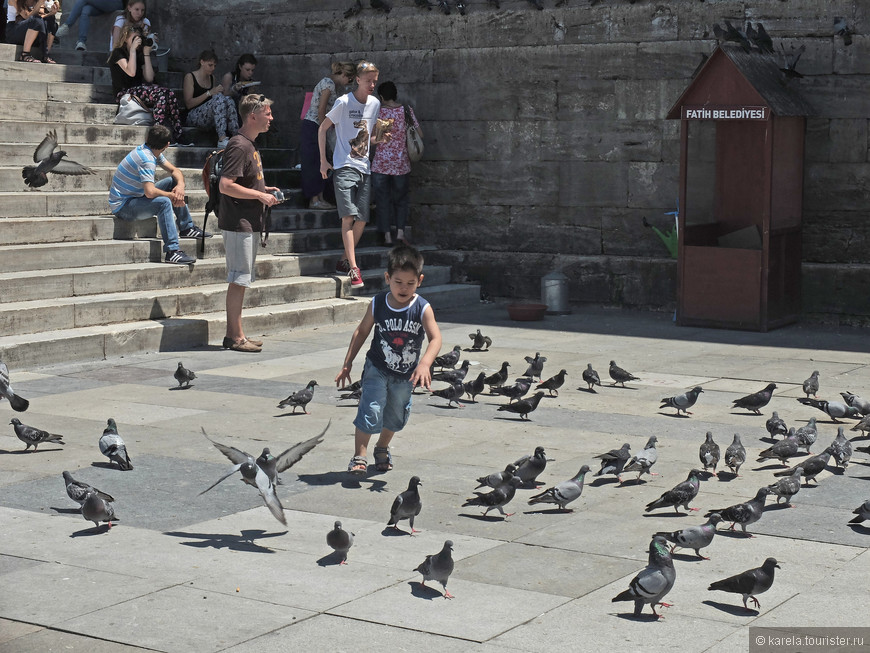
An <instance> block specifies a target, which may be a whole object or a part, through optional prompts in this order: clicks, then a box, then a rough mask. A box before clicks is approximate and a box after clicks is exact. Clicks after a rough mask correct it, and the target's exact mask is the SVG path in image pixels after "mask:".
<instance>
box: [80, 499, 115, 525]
mask: <svg viewBox="0 0 870 653" xmlns="http://www.w3.org/2000/svg"><path fill="white" fill-rule="evenodd" d="M82 517H84V518H85V519H87V520H88V521H92V522H94V525H95V526H96V527H97V528H99V527H100V523H101V522H108V524H109V528H112V522H113V521H120V520H119V519H118V517H117V516H115V508H114V506H112V501H110V500H108V499H105V498H103V497H102V496H100V495H99V494H97V493H96V492H88V493H87V495H86V496H85V500H84V501H83V502H82Z"/></svg>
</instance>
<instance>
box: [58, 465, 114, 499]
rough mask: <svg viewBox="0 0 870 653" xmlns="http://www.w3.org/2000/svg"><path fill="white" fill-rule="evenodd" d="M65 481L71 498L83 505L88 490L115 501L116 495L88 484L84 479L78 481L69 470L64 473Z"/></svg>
mask: <svg viewBox="0 0 870 653" xmlns="http://www.w3.org/2000/svg"><path fill="white" fill-rule="evenodd" d="M63 482H64V485H65V486H66V493H67V496H69V498H70V499H72V500H73V501H75V502H76V503H77V504H79V505H82V504H83V503H84V502H85V499H87V497H88V492H93V493H95V494H96V495H97V496H99V497H100V498H102V499H104V500H106V501H114V500H115V499H114V497H112V495H111V494H106V493H105V492H101V491H100V490H98V489H97V488H95V487H93V486H92V485H88V484H87V483H85V482H83V481H77V480H75V479H74V478H73V477H72V474H70V473H69V472H64V473H63Z"/></svg>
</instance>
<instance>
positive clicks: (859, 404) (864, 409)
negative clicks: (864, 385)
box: [840, 392, 870, 415]
mask: <svg viewBox="0 0 870 653" xmlns="http://www.w3.org/2000/svg"><path fill="white" fill-rule="evenodd" d="M840 396H841V397H842V398H843V401H845V402H846V405H847V406H851V407H852V408H854V409H856V410H857V411H858V412H859V413H861V414H862V415H870V401H867V400H866V399H863V398H861V397H859V396H858V395H856V394H853V393H851V392H841V393H840Z"/></svg>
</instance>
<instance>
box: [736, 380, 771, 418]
mask: <svg viewBox="0 0 870 653" xmlns="http://www.w3.org/2000/svg"><path fill="white" fill-rule="evenodd" d="M774 390H776V384H775V383H768V384H767V386H766V387H765V388H764V389H763V390H759V391H758V392H754V393H752V394H751V395H746V396H745V397H740V399H735V400H734V405H733V406H732V408H744V409H746V410H750V411H752V412H753V413H755V414H756V415H761V409H762V408H764V407H765V406H767V404H769V403H770V399H771V397H773V391H774Z"/></svg>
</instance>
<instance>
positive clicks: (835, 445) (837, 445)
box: [831, 426, 852, 469]
mask: <svg viewBox="0 0 870 653" xmlns="http://www.w3.org/2000/svg"><path fill="white" fill-rule="evenodd" d="M843 431H844V429H843V427H842V426H840V427H838V428H837V437H836V438H834V441H833V442H831V449H832V453H831V455H832V456H833V457H834V462H836V463H837V467H841V468H842V469H846V467H848V466H849V460H851V458H852V443H851V442H849V440H847V439H846V434H845V433H844V432H843Z"/></svg>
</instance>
